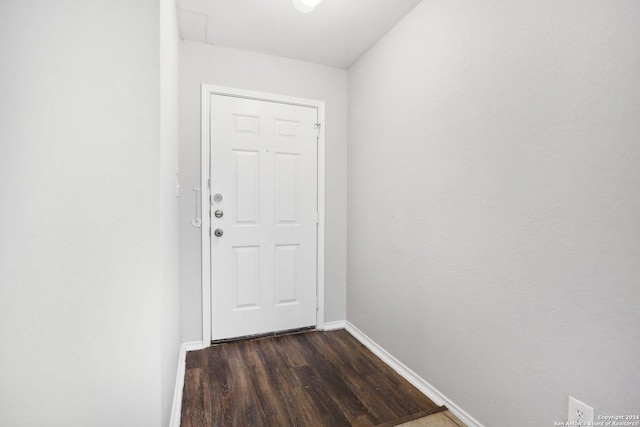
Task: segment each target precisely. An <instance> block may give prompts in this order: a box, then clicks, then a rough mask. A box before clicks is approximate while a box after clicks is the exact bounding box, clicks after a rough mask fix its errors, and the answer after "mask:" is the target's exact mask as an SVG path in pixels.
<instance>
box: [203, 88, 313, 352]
mask: <svg viewBox="0 0 640 427" xmlns="http://www.w3.org/2000/svg"><path fill="white" fill-rule="evenodd" d="M211 95H222V96H231V97H236V98H245V99H255V100H258V101H267V102H277V103H280V104H289V105H298V106H301V107H312V108H317V110H318V123H320V129H319V132H318V160H317V161H318V176H317V183H318V184H317V186H318V194H317V197H318V199H317V206H318V227H317V242H316V304H317V308H316V328H317V329H319V330H322V329H324V232H325V209H324V192H325V157H324V154H325V153H324V151H325V130H324V128H325V126H324V123H325V120H324V118H325V106H324V101H318V100H313V99H305V98H295V97H291V96H285V95H278V94H273V93H266V92H256V91H250V90H244V89H237V88H232V87H224V86H217V85H211V84H203V85H202V98H201V101H202V109H201V113H202V119H201V134H200V135H201V136H200V139H201V142H200V147H201V150H200V153H201V154H200V155H201V166H200V188H201V190H202V191H201V192H200V194H201V204H200V207H201V211H202V212H201V214H200V217H201V218H202V225H201V229H200V230H201V233H202V234H201V236H202V238H201V241H202V251H201V252H202V345H203V347H209V346H210V345H211V274H212V272H211V203H210V200H211V199H210V197H211V189H210V188H209V187H210V185H209V173H210V164H209V163H210V153H211V151H210V150H211V147H210V141H209V139H210V135H211V123H210V117H211V103H210V100H211Z"/></svg>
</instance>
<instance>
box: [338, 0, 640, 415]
mask: <svg viewBox="0 0 640 427" xmlns="http://www.w3.org/2000/svg"><path fill="white" fill-rule="evenodd" d="M639 23H640V2H638V1H635V0H619V1H615V2H595V1H568V0H561V1H557V0H555V1H539V0H536V1H533V0H525V1H518V2H511V1H506V0H489V1H483V2H477V1H470V0H455V1H450V0H434V1H428V0H425V1H423V2H422V3H421V4H420V5H418V7H416V9H414V10H413V11H412V12H411V13H410V14H409V15H408V16H407V17H406V18H405V19H404V20H403V21H402V22H401V23H400V24H399V25H398V26H397V27H395V29H394V30H392V31H391V32H390V33H389V34H388V35H387V36H386V37H384V38H383V39H382V40H381V41H380V42H379V43H378V44H377V45H376V46H375V47H374V48H372V49H371V50H370V51H369V52H368V53H367V54H366V55H365V56H364V57H363V58H362V59H361V60H360V61H358V62H357V63H356V64H355V65H354V66H353V67H352V68H351V69H350V71H349V119H350V123H349V130H350V131H349V156H348V158H349V163H348V168H349V177H348V181H349V186H348V191H349V206H348V211H349V221H348V229H349V238H348V247H349V249H348V281H349V287H348V299H347V308H348V311H347V318H348V320H350V321H351V322H353V323H354V324H355V325H356V326H357V327H358V328H360V329H362V330H363V331H364V332H365V333H366V334H368V335H369V336H370V337H372V338H373V339H374V340H375V341H377V342H378V343H379V344H381V345H382V346H383V347H384V348H386V349H387V350H389V351H390V352H391V353H392V354H393V355H395V356H396V357H398V358H399V359H400V360H401V361H403V362H404V363H405V364H407V365H408V366H409V367H410V368H412V369H414V370H415V371H416V372H417V373H418V374H420V375H421V376H422V377H423V378H425V379H426V380H427V381H429V382H430V383H431V384H432V385H434V386H435V387H436V388H437V389H439V390H440V391H441V392H443V393H444V394H445V395H446V396H448V397H449V398H451V399H452V400H453V401H454V402H456V403H457V404H458V405H460V406H461V407H462V408H463V409H465V410H466V411H467V412H468V413H470V414H471V415H472V416H474V417H475V418H476V419H477V420H479V421H480V422H482V423H483V424H484V425H486V426H496V427H499V426H514V425H518V426H533V427H538V426H550V425H553V422H554V421H562V420H566V415H567V414H566V413H567V408H566V405H567V395H573V396H575V397H576V398H578V399H580V400H582V401H584V402H586V403H588V404H591V405H592V406H594V407H595V409H596V415H598V414H602V415H616V414H638V410H639V408H640V407H639V406H638V403H639V400H638V396H639V395H640V394H639V393H640V389H639V388H638V387H639V386H638V384H640V364H639V363H638V355H639V354H640V310H638V301H640V286H639V284H640V221H639V218H640V166H639V165H640V142H639V141H640V103H639V100H640V49H639V48H638V47H639V46H640V25H639Z"/></svg>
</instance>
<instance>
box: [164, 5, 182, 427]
mask: <svg viewBox="0 0 640 427" xmlns="http://www.w3.org/2000/svg"><path fill="white" fill-rule="evenodd" d="M179 45H180V38H179V37H178V23H177V19H176V4H175V0H161V1H160V107H161V108H160V211H159V216H160V221H161V224H160V232H161V238H162V242H161V245H160V248H161V252H162V253H161V257H162V292H161V300H162V305H161V321H162V324H161V325H162V329H161V343H160V345H161V359H160V365H161V389H162V401H161V402H162V420H161V422H162V424H161V425H162V426H167V425H169V418H170V417H171V409H172V403H173V394H174V390H175V382H176V367H177V364H178V353H179V351H180V342H181V340H180V203H179V199H178V197H176V196H177V192H176V186H177V183H178V176H177V173H178V68H179V67H178V52H179Z"/></svg>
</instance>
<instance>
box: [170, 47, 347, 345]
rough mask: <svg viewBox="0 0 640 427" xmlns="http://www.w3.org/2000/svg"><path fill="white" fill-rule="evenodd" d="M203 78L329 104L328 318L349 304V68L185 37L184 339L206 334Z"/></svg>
mask: <svg viewBox="0 0 640 427" xmlns="http://www.w3.org/2000/svg"><path fill="white" fill-rule="evenodd" d="M202 83H208V84H216V85H220V86H228V87H235V88H241V89H248V90H256V91H262V92H271V93H278V94H283V95H289V96H296V97H301V98H311V99H318V100H323V101H325V102H326V115H327V117H326V241H325V308H326V312H325V321H332V320H343V319H344V318H345V310H346V309H345V304H346V207H347V201H346V175H347V169H346V164H347V159H346V153H347V72H346V71H345V70H342V69H338V68H330V67H325V66H320V65H316V64H310V63H306V62H300V61H294V60H290V59H284V58H279V57H275V56H270V55H264V54H258V53H253V52H247V51H242V50H236V49H229V48H222V47H217V46H212V45H205V44H200V43H196V42H189V41H185V42H183V43H182V45H181V49H180V174H181V186H182V200H181V216H180V227H181V246H180V249H181V283H182V339H183V341H191V340H200V339H202V320H201V319H202V298H201V294H202V285H201V279H200V268H201V262H200V230H199V229H197V228H194V227H192V226H191V219H192V218H193V217H194V211H195V201H194V200H195V199H194V194H193V191H192V189H193V188H194V187H200V103H201V101H200V97H201V92H200V91H201V89H200V85H201V84H202Z"/></svg>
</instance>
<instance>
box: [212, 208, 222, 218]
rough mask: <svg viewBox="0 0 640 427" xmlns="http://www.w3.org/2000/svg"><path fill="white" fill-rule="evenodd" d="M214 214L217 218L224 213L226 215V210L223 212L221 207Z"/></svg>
mask: <svg viewBox="0 0 640 427" xmlns="http://www.w3.org/2000/svg"><path fill="white" fill-rule="evenodd" d="M213 214H214V215H215V216H216V218H222V215H224V212H222V211H221V210H220V209H218V210H217V211H215V212H214V213H213Z"/></svg>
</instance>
